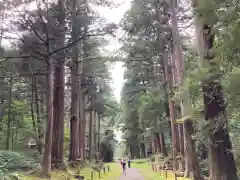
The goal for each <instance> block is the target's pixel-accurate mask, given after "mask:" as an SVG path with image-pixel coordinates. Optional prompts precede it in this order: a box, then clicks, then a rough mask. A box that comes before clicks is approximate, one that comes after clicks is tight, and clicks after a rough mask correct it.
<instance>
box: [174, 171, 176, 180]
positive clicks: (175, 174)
mask: <svg viewBox="0 0 240 180" xmlns="http://www.w3.org/2000/svg"><path fill="white" fill-rule="evenodd" d="M174 180H177V174H176V173H175V172H174Z"/></svg>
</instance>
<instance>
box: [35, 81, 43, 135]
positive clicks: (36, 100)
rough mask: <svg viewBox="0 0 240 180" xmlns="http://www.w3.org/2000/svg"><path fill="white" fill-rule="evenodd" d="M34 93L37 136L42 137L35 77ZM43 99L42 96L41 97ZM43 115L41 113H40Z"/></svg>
mask: <svg viewBox="0 0 240 180" xmlns="http://www.w3.org/2000/svg"><path fill="white" fill-rule="evenodd" d="M34 91H35V92H34V94H35V108H36V115H37V131H38V138H39V139H40V138H41V137H42V125H41V119H40V110H39V98H38V86H37V81H36V77H35V78H34ZM42 100H43V97H42ZM42 116H43V114H42Z"/></svg>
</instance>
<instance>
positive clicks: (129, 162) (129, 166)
mask: <svg viewBox="0 0 240 180" xmlns="http://www.w3.org/2000/svg"><path fill="white" fill-rule="evenodd" d="M128 168H131V161H130V158H128Z"/></svg>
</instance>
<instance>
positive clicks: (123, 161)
mask: <svg viewBox="0 0 240 180" xmlns="http://www.w3.org/2000/svg"><path fill="white" fill-rule="evenodd" d="M121 165H122V170H123V174H124V175H125V176H126V162H125V160H124V159H122V160H121Z"/></svg>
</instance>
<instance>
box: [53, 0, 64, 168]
mask: <svg viewBox="0 0 240 180" xmlns="http://www.w3.org/2000/svg"><path fill="white" fill-rule="evenodd" d="M58 7H59V9H58V13H59V14H58V22H59V27H58V28H59V30H60V32H59V35H58V41H57V43H58V44H57V47H59V48H61V47H64V44H65V24H66V22H65V3H64V1H62V0H59V1H58ZM64 54H65V53H64V51H60V52H58V53H57V54H56V56H57V58H58V59H57V64H56V66H55V86H54V101H53V118H54V119H53V137H52V140H53V142H52V143H53V145H52V165H53V166H54V167H55V168H65V166H64V99H65V98H64V96H65V94H64V85H65V69H64V68H65V66H64V62H65V57H64Z"/></svg>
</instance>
